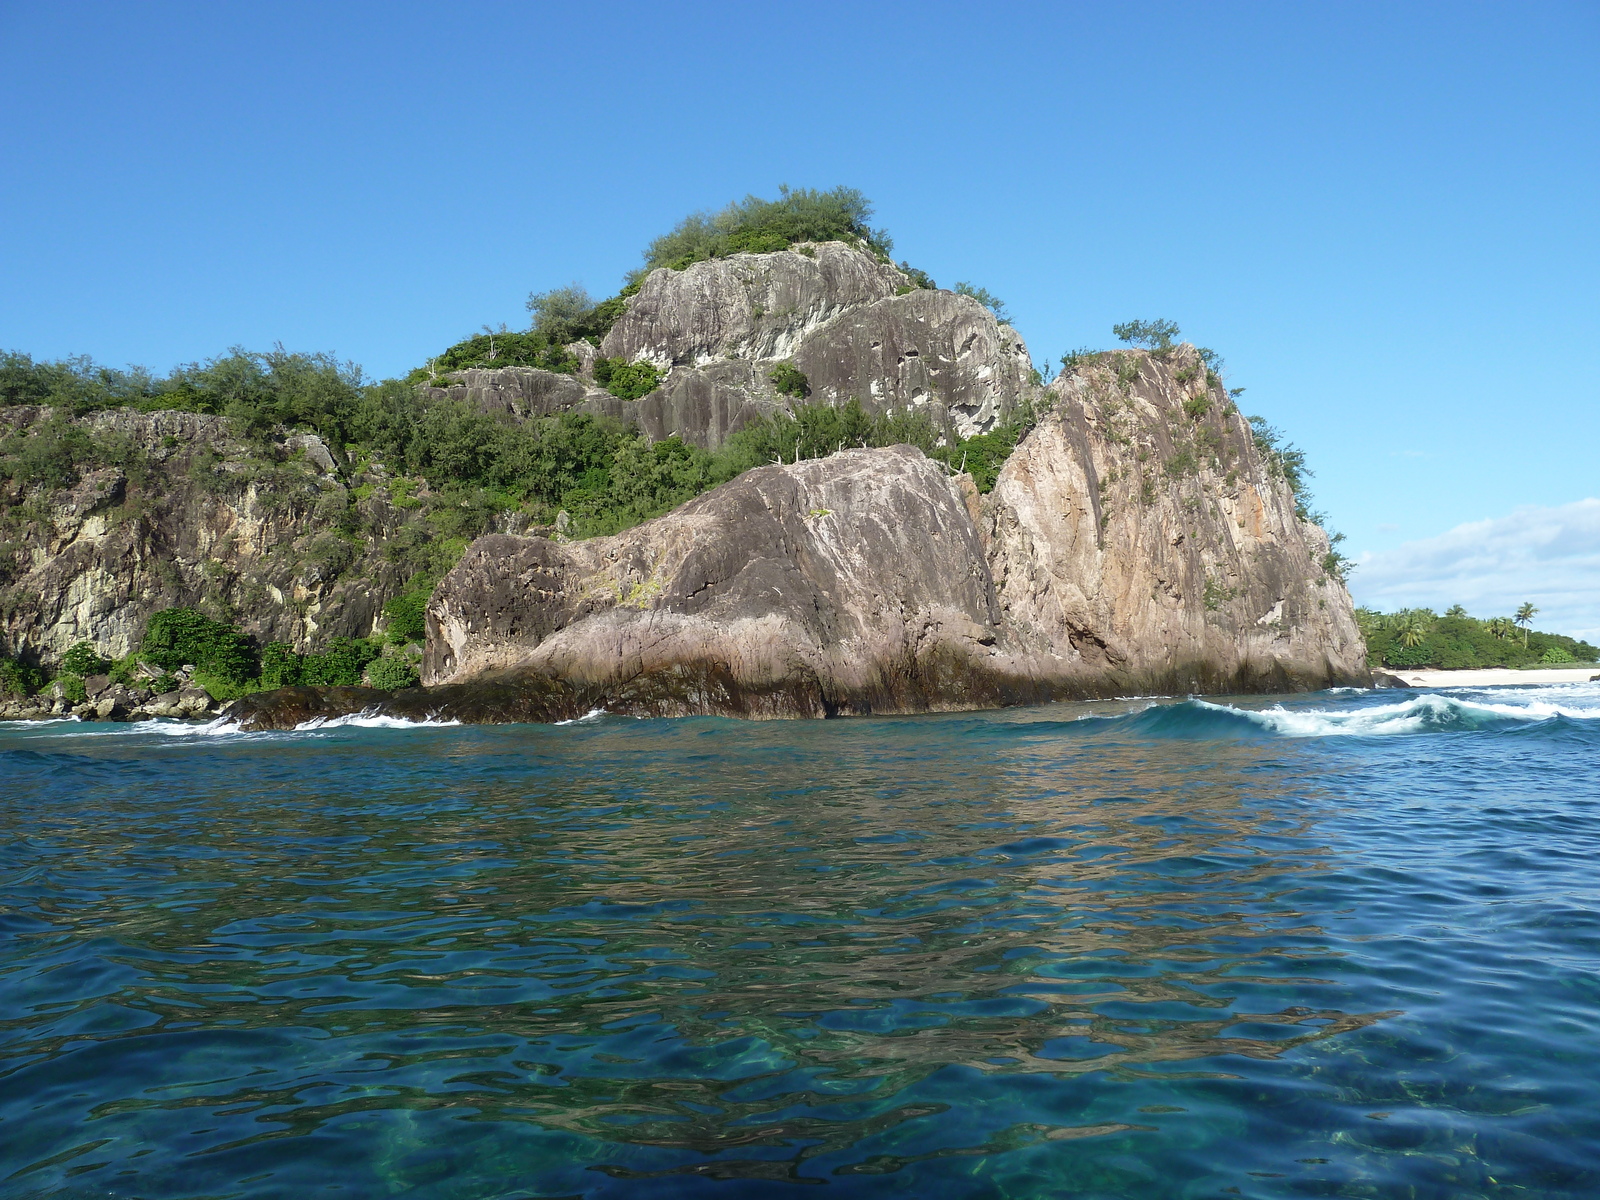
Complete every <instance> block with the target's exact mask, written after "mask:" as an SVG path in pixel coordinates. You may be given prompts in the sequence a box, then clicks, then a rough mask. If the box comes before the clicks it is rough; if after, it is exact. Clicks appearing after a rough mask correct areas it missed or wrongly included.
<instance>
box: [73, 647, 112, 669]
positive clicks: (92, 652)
mask: <svg viewBox="0 0 1600 1200" xmlns="http://www.w3.org/2000/svg"><path fill="white" fill-rule="evenodd" d="M61 669H62V671H64V672H67V673H69V674H72V675H104V674H105V673H106V672H107V671H109V670H111V660H110V659H109V658H104V657H102V656H101V654H100V652H99V651H98V650H96V649H95V648H94V646H93V645H92V644H90V643H89V642H79V643H77V645H75V646H73V647H72V648H71V649H70V650H68V651H67V652H66V653H65V654H63V655H62V656H61Z"/></svg>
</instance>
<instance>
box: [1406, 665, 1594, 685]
mask: <svg viewBox="0 0 1600 1200" xmlns="http://www.w3.org/2000/svg"><path fill="white" fill-rule="evenodd" d="M1386 674H1389V675H1393V676H1394V677H1395V678H1396V679H1400V680H1404V681H1405V683H1406V684H1407V685H1408V686H1410V687H1426V688H1439V687H1511V686H1514V685H1521V686H1523V687H1526V686H1528V685H1530V684H1539V683H1588V682H1589V681H1590V680H1592V679H1596V678H1600V663H1578V664H1575V665H1573V666H1570V667H1547V668H1546V667H1533V668H1526V669H1519V668H1515V667H1492V668H1487V669H1482V670H1472V669H1467V670H1456V671H1440V670H1430V671H1413V670H1409V669H1402V670H1391V671H1388V672H1386Z"/></svg>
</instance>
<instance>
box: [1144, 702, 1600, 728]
mask: <svg viewBox="0 0 1600 1200" xmlns="http://www.w3.org/2000/svg"><path fill="white" fill-rule="evenodd" d="M1563 699H1565V698H1563ZM1574 699H1576V700H1578V701H1579V702H1578V703H1555V702H1552V701H1551V700H1550V699H1549V698H1548V693H1546V694H1545V695H1543V696H1532V695H1528V694H1526V693H1524V694H1520V695H1516V696H1506V697H1497V698H1496V699H1494V700H1489V699H1468V698H1465V697H1461V696H1447V695H1440V694H1438V693H1428V694H1425V695H1419V696H1410V697H1407V698H1406V699H1405V700H1403V701H1400V702H1399V703H1394V704H1371V705H1361V706H1354V705H1352V706H1349V707H1344V706H1341V707H1339V708H1292V707H1286V706H1284V705H1282V704H1276V705H1273V706H1272V707H1271V708H1264V709H1251V708H1239V707H1235V706H1234V705H1231V704H1217V703H1213V702H1212V701H1209V700H1198V699H1189V700H1184V701H1182V702H1180V703H1177V704H1162V705H1156V706H1154V707H1151V708H1147V709H1145V710H1144V711H1143V712H1140V713H1136V714H1133V715H1131V716H1129V717H1127V718H1125V720H1126V722H1127V723H1128V725H1130V726H1132V727H1133V728H1134V729H1136V730H1138V731H1139V732H1141V733H1145V734H1149V735H1153V736H1156V737H1187V738H1205V737H1229V736H1232V737H1260V736H1263V735H1268V736H1270V735H1277V736H1280V737H1295V738H1313V737H1390V736H1394V735H1396V734H1419V733H1465V732H1473V731H1488V730H1500V729H1515V728H1521V727H1525V726H1528V725H1531V724H1536V723H1539V722H1544V721H1551V720H1556V719H1560V718H1565V719H1567V720H1573V721H1592V720H1594V719H1596V718H1600V702H1596V703H1583V702H1582V700H1585V699H1591V697H1581V698H1579V697H1574Z"/></svg>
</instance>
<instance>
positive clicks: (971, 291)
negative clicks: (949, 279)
mask: <svg viewBox="0 0 1600 1200" xmlns="http://www.w3.org/2000/svg"><path fill="white" fill-rule="evenodd" d="M955 291H956V294H957V295H958V296H971V297H972V298H973V299H974V300H976V301H977V302H978V303H979V304H981V305H983V306H984V307H985V308H987V309H988V310H989V311H990V312H992V313H993V314H994V319H995V320H996V321H999V322H1001V323H1002V324H1006V325H1009V324H1010V323H1011V314H1010V313H1008V312H1007V311H1006V306H1005V303H1004V301H1002V300H1001V299H1000V297H999V296H996V295H995V294H994V293H993V292H991V291H990V290H989V289H988V288H981V287H973V286H972V285H971V284H970V283H958V284H956V286H955Z"/></svg>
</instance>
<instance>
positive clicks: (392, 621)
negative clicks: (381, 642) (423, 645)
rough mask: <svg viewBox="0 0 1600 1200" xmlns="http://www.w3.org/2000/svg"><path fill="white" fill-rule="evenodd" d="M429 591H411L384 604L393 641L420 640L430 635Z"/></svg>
mask: <svg viewBox="0 0 1600 1200" xmlns="http://www.w3.org/2000/svg"><path fill="white" fill-rule="evenodd" d="M429 594H430V592H427V591H421V590H417V591H409V592H406V593H404V594H403V595H399V596H396V597H395V598H394V599H392V600H390V601H389V602H388V603H387V604H385V605H384V606H383V615H384V616H385V617H387V618H388V621H389V624H388V632H389V637H390V639H391V640H392V641H396V642H420V641H421V640H422V639H423V638H425V637H427V636H428V621H427V611H428V596H429Z"/></svg>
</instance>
